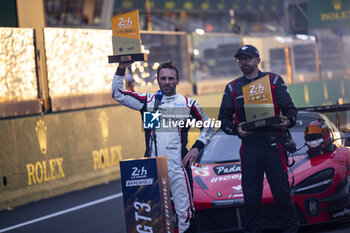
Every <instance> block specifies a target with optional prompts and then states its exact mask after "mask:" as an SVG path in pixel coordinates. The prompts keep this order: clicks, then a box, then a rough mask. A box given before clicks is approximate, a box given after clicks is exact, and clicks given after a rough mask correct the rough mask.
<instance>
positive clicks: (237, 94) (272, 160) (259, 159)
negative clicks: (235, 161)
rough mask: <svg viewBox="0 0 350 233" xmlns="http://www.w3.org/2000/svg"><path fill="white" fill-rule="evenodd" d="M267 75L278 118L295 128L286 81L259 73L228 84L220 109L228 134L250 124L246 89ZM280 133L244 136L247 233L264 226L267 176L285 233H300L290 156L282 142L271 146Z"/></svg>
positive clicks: (262, 131)
mask: <svg viewBox="0 0 350 233" xmlns="http://www.w3.org/2000/svg"><path fill="white" fill-rule="evenodd" d="M265 75H269V78H270V85H271V92H272V99H273V104H274V110H275V115H280V114H281V113H282V115H284V116H286V117H287V118H288V119H289V120H290V125H289V127H292V126H294V125H295V122H296V114H297V111H296V109H295V107H294V104H293V102H292V100H291V98H290V95H289V93H288V90H287V87H286V85H285V83H284V81H283V79H282V78H281V77H280V76H278V75H276V74H274V73H263V72H261V71H259V75H258V77H256V78H254V79H252V80H249V79H247V78H245V77H244V76H243V77H239V78H237V79H236V80H234V81H232V82H230V83H229V84H227V85H226V88H225V93H224V95H223V98H222V103H221V107H220V113H219V120H221V122H222V124H221V128H222V130H223V131H225V132H226V133H227V134H233V135H238V132H237V130H236V128H237V126H238V124H239V123H240V122H246V116H245V111H244V99H243V92H242V87H243V86H244V85H246V84H248V83H250V82H252V81H255V80H257V79H259V78H261V77H263V76H265ZM280 133H281V132H280V131H278V130H275V129H273V128H271V127H270V128H264V129H259V130H255V131H254V132H253V133H252V134H250V135H248V136H246V137H240V135H238V136H239V137H240V138H241V140H242V146H241V149H240V153H241V154H240V155H241V166H242V189H243V194H244V203H245V213H244V215H245V226H246V232H249V233H250V232H261V231H262V229H261V228H262V224H263V211H262V193H263V180H264V173H265V174H266V178H267V180H268V182H269V185H270V188H271V191H272V194H273V197H274V201H275V203H276V204H277V206H278V208H279V214H280V216H281V220H282V221H281V227H282V229H283V230H284V231H283V232H297V228H298V223H297V215H296V210H295V207H294V205H293V202H292V200H291V196H290V191H289V181H288V175H287V166H286V156H285V152H284V150H283V146H282V144H281V143H278V144H277V145H278V146H277V147H275V148H273V147H272V146H271V140H270V138H271V136H275V138H278V137H279V135H280Z"/></svg>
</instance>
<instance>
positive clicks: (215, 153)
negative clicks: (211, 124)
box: [200, 112, 320, 164]
mask: <svg viewBox="0 0 350 233" xmlns="http://www.w3.org/2000/svg"><path fill="white" fill-rule="evenodd" d="M319 119H320V115H318V114H311V113H307V112H302V113H299V114H298V120H297V122H296V124H295V126H294V127H293V128H291V129H290V132H291V135H292V138H293V141H294V142H295V143H296V145H297V149H299V150H298V151H297V152H296V153H294V155H301V154H305V153H306V151H307V146H304V145H305V140H304V130H305V127H307V125H308V124H309V122H311V121H315V120H319ZM240 147H241V140H240V139H239V138H238V137H237V136H234V135H228V134H226V133H225V132H223V131H222V130H219V131H218V132H217V133H216V134H215V135H214V136H213V138H212V139H211V141H210V143H209V144H208V145H207V146H206V147H205V148H204V150H203V151H202V152H201V157H200V163H201V164H212V163H226V162H232V161H239V160H240V156H239V149H240Z"/></svg>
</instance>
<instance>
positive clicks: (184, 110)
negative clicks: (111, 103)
mask: <svg viewBox="0 0 350 233" xmlns="http://www.w3.org/2000/svg"><path fill="white" fill-rule="evenodd" d="M112 96H113V98H114V99H115V100H117V101H118V102H119V103H120V104H122V105H124V106H126V107H129V108H131V109H134V110H138V111H140V112H141V115H142V116H143V115H144V112H153V108H154V102H155V94H151V93H136V92H130V91H126V90H125V88H124V69H120V68H118V70H117V72H116V75H115V76H114V78H113V82H112ZM159 112H160V113H161V125H162V124H163V123H164V125H162V126H161V127H162V128H161V129H156V131H155V134H156V147H157V155H158V156H166V157H167V165H168V175H169V183H170V190H171V193H172V196H173V202H174V205H175V209H176V214H177V216H178V227H179V232H180V233H182V232H185V231H186V229H187V228H189V225H190V218H191V217H192V213H193V212H192V211H193V202H192V194H191V184H190V180H191V179H189V177H188V175H190V176H191V174H188V173H187V172H188V171H186V169H185V167H184V165H183V162H182V160H183V158H184V156H185V155H186V154H187V149H186V145H187V134H188V130H189V127H187V128H186V127H178V126H177V127H174V126H173V124H175V123H176V122H179V120H183V121H186V120H187V119H188V118H191V119H192V122H193V121H196V120H198V121H202V122H204V121H208V120H210V119H209V118H208V116H207V115H206V114H205V113H204V112H203V111H202V109H201V108H200V106H199V104H198V103H197V102H196V101H195V100H193V99H190V98H187V97H185V96H182V95H180V94H175V95H173V96H164V97H163V98H162V100H161V104H160V106H159ZM163 126H165V127H163ZM169 126H172V127H169ZM151 134H152V130H149V129H145V139H146V152H145V156H146V157H149V156H156V154H155V144H154V142H153V143H152V140H151ZM213 134H214V127H203V128H202V130H201V133H200V136H199V137H198V139H197V141H196V142H195V144H194V145H193V147H196V148H198V149H199V150H201V149H202V148H203V147H204V146H205V145H206V144H207V143H208V142H209V140H210V138H211V137H212V135H213ZM151 143H152V145H151ZM193 147H192V148H193ZM189 171H190V169H189Z"/></svg>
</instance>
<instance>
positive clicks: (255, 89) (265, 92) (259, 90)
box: [242, 75, 281, 131]
mask: <svg viewBox="0 0 350 233" xmlns="http://www.w3.org/2000/svg"><path fill="white" fill-rule="evenodd" d="M243 98H244V111H245V115H246V120H247V123H245V124H243V125H242V129H243V130H244V131H252V130H254V129H257V128H261V127H266V126H271V125H273V124H278V123H280V122H281V121H280V118H279V116H276V115H275V109H274V105H273V101H272V94H271V85H270V79H269V76H268V75H266V76H264V77H262V78H259V79H258V80H256V81H254V82H251V83H249V84H247V85H245V86H243Z"/></svg>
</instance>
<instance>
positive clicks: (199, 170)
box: [193, 167, 209, 176]
mask: <svg viewBox="0 0 350 233" xmlns="http://www.w3.org/2000/svg"><path fill="white" fill-rule="evenodd" d="M193 172H194V174H196V175H198V176H209V167H196V168H195V169H193Z"/></svg>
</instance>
